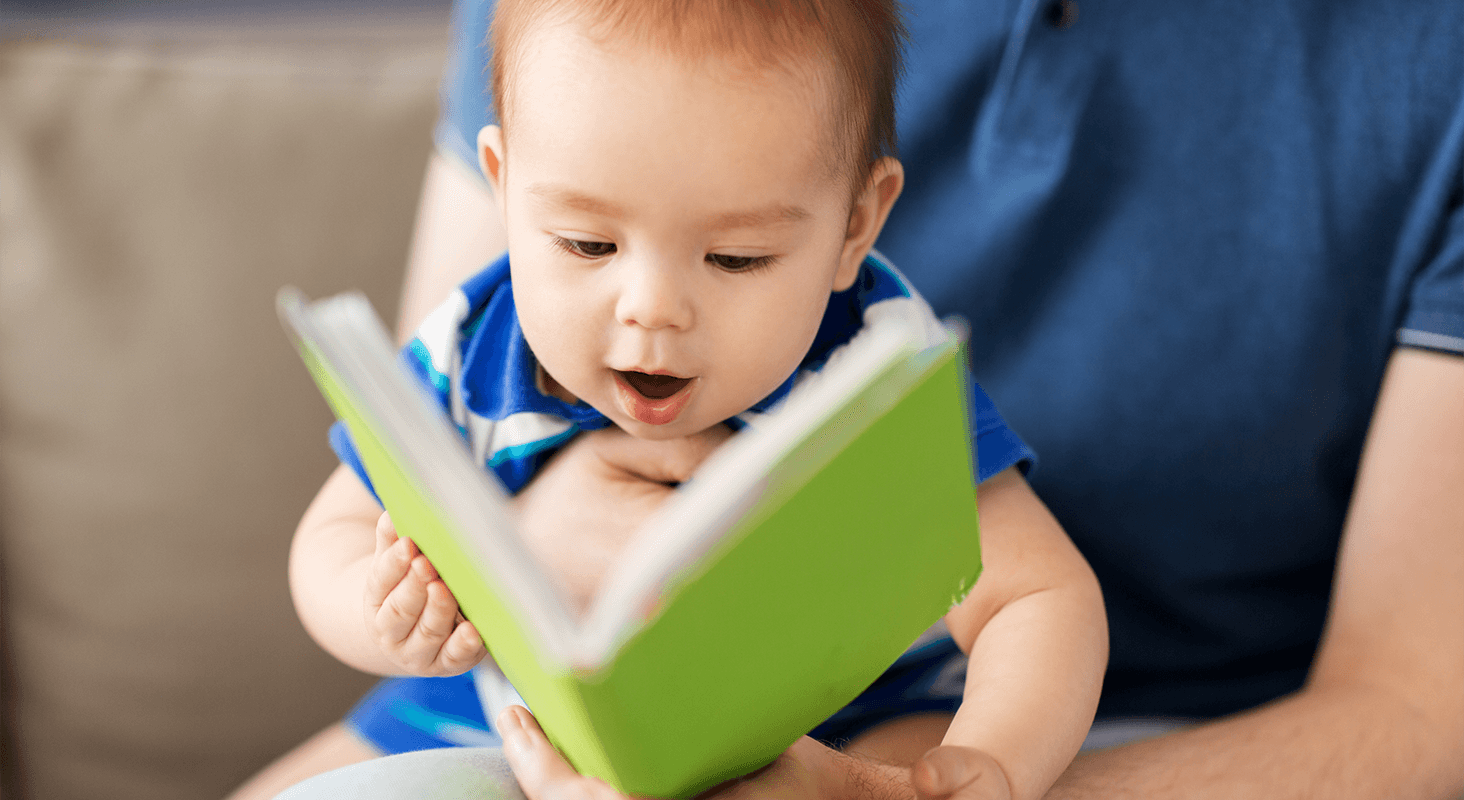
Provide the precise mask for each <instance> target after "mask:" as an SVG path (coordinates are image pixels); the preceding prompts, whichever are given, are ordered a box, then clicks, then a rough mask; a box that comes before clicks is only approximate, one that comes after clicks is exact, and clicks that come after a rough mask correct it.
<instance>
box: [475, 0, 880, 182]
mask: <svg viewBox="0 0 1464 800" xmlns="http://www.w3.org/2000/svg"><path fill="white" fill-rule="evenodd" d="M564 19H577V20H584V21H585V22H586V23H587V24H586V27H587V29H588V30H589V31H590V33H591V35H593V36H595V37H597V38H603V39H608V38H612V37H613V38H617V39H621V38H623V39H625V40H627V41H630V42H633V43H636V44H644V45H649V46H652V47H655V48H657V49H660V50H662V51H664V52H667V53H670V54H672V55H675V56H686V57H704V56H707V55H716V56H725V57H731V58H732V59H736V60H737V61H739V62H742V63H745V64H747V65H748V66H750V67H752V68H754V69H767V68H780V67H781V68H784V69H787V70H788V71H789V72H791V73H792V74H796V75H805V74H808V73H807V70H806V66H807V64H808V63H809V59H810V57H812V59H813V60H814V63H815V64H816V71H815V72H814V73H813V76H812V77H813V79H814V80H816V81H818V82H820V83H822V82H825V81H826V80H827V78H826V76H829V77H832V78H833V80H834V84H835V85H834V86H832V87H830V88H832V89H833V96H832V98H831V100H832V102H830V103H829V106H828V107H829V109H830V111H831V115H832V116H831V119H830V124H831V126H832V130H831V134H832V135H831V137H830V139H831V142H832V143H833V145H834V146H835V147H836V148H837V149H838V152H837V158H836V161H835V162H834V164H833V166H834V167H835V169H837V170H838V172H840V173H842V174H844V175H847V176H848V177H849V178H850V179H851V180H852V182H853V187H852V188H853V190H854V191H855V192H858V191H859V190H860V189H861V188H862V187H863V185H864V182H865V181H866V180H867V179H868V178H869V174H870V169H871V167H873V165H874V163H875V162H876V161H878V160H879V159H880V158H881V157H883V156H893V155H895V84H896V82H897V81H898V79H899V74H900V48H901V46H902V44H903V42H904V39H905V29H904V25H903V24H902V23H901V21H900V13H899V7H898V0H500V2H499V3H498V7H497V10H496V12H495V14H494V18H493V25H492V28H491V31H490V33H489V35H488V38H489V44H490V47H491V49H492V57H491V60H490V62H489V66H490V70H491V73H492V76H491V81H492V83H491V88H492V91H493V104H494V110H495V111H496V112H497V115H498V119H499V121H500V123H503V124H505V125H506V122H505V120H506V118H507V114H506V113H505V112H510V111H511V110H512V104H513V90H512V87H511V82H510V81H509V80H508V79H507V76H508V75H510V74H512V72H513V69H514V67H515V65H516V62H517V60H518V55H519V49H518V45H519V43H520V42H521V41H522V39H523V37H524V35H525V34H526V33H527V32H528V31H529V30H531V29H532V28H533V27H535V25H536V24H539V23H543V22H545V21H546V20H556V21H557V20H564ZM819 62H822V63H819Z"/></svg>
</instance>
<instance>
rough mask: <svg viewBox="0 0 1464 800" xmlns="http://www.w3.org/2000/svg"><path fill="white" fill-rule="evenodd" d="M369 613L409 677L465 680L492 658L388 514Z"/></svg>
mask: <svg viewBox="0 0 1464 800" xmlns="http://www.w3.org/2000/svg"><path fill="white" fill-rule="evenodd" d="M365 612H366V630H367V632H368V633H370V634H371V639H372V640H373V641H375V642H376V645H377V647H380V648H381V651H382V652H383V653H385V654H386V656H387V658H388V659H390V660H391V661H392V663H393V664H395V665H396V666H397V668H398V669H400V670H401V671H402V672H403V673H405V674H409V675H421V676H444V675H459V674H461V673H463V672H466V671H468V670H469V669H471V668H472V667H473V665H475V664H477V663H478V662H479V661H482V660H483V656H485V655H487V654H488V651H487V650H486V649H484V647H483V640H482V639H481V638H479V636H478V631H477V629H476V628H474V627H473V623H471V622H468V621H467V620H465V619H463V616H462V614H460V613H458V605H457V598H455V597H453V596H452V592H451V591H449V590H448V588H447V584H445V583H443V582H442V580H441V579H439V578H438V577H437V570H435V569H433V568H432V563H431V562H429V561H428V560H427V556H424V555H422V554H421V552H419V551H418V550H417V546H416V545H415V544H414V543H413V542H412V540H410V539H403V538H399V537H398V536H397V532H396V527H395V526H394V525H392V524H391V517H390V516H389V515H387V514H382V515H381V518H380V519H378V520H377V521H376V556H375V557H374V558H373V559H372V560H371V570H370V573H369V574H368V575H367V577H366V604H365Z"/></svg>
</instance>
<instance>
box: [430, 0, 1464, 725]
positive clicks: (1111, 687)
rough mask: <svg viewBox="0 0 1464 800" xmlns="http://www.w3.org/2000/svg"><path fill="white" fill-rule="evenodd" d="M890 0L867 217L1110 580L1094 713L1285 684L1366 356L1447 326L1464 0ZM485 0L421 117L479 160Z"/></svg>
mask: <svg viewBox="0 0 1464 800" xmlns="http://www.w3.org/2000/svg"><path fill="white" fill-rule="evenodd" d="M1080 5H1081V14H1080V15H1079V16H1078V17H1077V18H1076V20H1072V19H1067V18H1065V19H1064V20H1062V24H1054V20H1056V17H1055V16H1053V15H1051V14H1049V13H1048V4H1047V3H1045V2H1038V0H1013V2H981V3H949V2H943V0H908V2H905V3H903V6H904V7H905V9H906V12H907V14H906V21H907V23H908V27H909V30H910V44H909V47H908V48H907V50H906V73H905V80H904V82H903V83H902V85H901V95H900V98H899V103H898V108H897V116H898V120H897V122H898V126H899V149H900V157H901V160H902V161H903V163H904V165H905V174H906V185H905V189H904V192H903V193H902V195H901V197H900V199H899V202H898V203H896V204H895V207H894V210H893V211H892V213H891V215H890V218H889V221H888V224H887V225H886V227H885V229H884V232H883V234H882V235H881V237H880V240H879V242H878V247H879V249H880V251H881V252H883V253H885V254H887V255H889V256H890V257H891V258H892V259H893V260H894V261H895V262H896V263H898V264H900V265H901V266H902V268H903V269H904V270H905V271H906V274H907V275H908V277H909V278H910V281H911V283H912V284H913V285H914V286H916V287H918V288H919V290H920V292H921V293H922V294H923V295H924V296H925V297H926V298H927V299H928V300H929V301H930V303H931V305H932V306H933V307H934V308H935V310H936V311H937V312H938V313H939V314H942V315H946V314H953V313H954V314H959V315H961V316H963V317H965V318H966V319H967V320H969V322H970V325H971V346H970V352H971V362H972V364H971V366H972V372H973V374H974V375H975V377H976V379H977V380H978V381H980V382H981V384H982V386H983V387H985V389H986V390H987V391H988V392H990V394H991V397H992V398H993V399H994V400H995V401H996V403H997V405H998V406H999V407H1001V408H1002V409H1003V411H1004V412H1005V415H1006V418H1007V421H1008V422H1009V423H1011V425H1012V427H1013V428H1015V429H1016V430H1019V431H1021V432H1022V435H1023V437H1024V438H1025V439H1026V441H1027V442H1028V443H1030V444H1031V445H1032V446H1033V448H1034V449H1035V450H1036V451H1037V452H1038V453H1040V454H1041V455H1042V459H1043V462H1042V469H1041V470H1039V471H1037V472H1036V473H1034V475H1033V476H1032V485H1033V487H1034V488H1035V489H1036V490H1037V492H1038V493H1039V494H1040V496H1041V497H1042V499H1043V500H1044V501H1045V502H1046V503H1047V505H1048V506H1049V507H1050V508H1051V509H1052V511H1053V512H1054V513H1055V514H1056V515H1057V517H1058V519H1059V521H1061V522H1062V524H1063V526H1064V527H1065V528H1066V529H1067V531H1068V533H1069V534H1070V535H1071V536H1072V538H1073V540H1074V541H1075V542H1076V543H1077V545H1078V547H1079V548H1080V549H1081V550H1082V552H1083V553H1084V555H1086V556H1087V558H1088V561H1089V563H1090V564H1092V566H1093V569H1094V570H1095V572H1096V573H1097V575H1098V579H1099V582H1100V583H1101V584H1102V586H1103V590H1104V597H1105V600H1106V603H1107V609H1108V614H1109V625H1110V637H1111V651H1110V653H1111V656H1110V663H1109V668H1108V674H1107V676H1106V680H1105V682H1104V688H1103V697H1102V701H1101V705H1100V715H1116V716H1161V717H1181V718H1191V717H1207V716H1213V715H1220V714H1225V713H1229V712H1233V711H1237V710H1239V709H1243V708H1247V707H1251V706H1254V705H1256V704H1259V703H1262V702H1265V701H1267V700H1269V699H1272V698H1274V697H1277V696H1279V695H1281V694H1284V693H1286V692H1290V691H1292V690H1295V689H1297V688H1299V687H1300V686H1301V684H1302V681H1303V679H1304V678H1305V676H1306V673H1307V669H1308V667H1309V666H1310V663H1311V660H1312V656H1313V654H1314V652H1315V650H1316V647H1317V643H1318V639H1319V636H1320V634H1321V629H1322V624H1323V621H1324V618H1325V615H1326V610H1327V603H1328V598H1329V593H1330V589H1331V580H1332V574H1333V568H1334V565H1335V559H1336V554H1337V548H1338V542H1339V538H1340V534H1341V529H1342V523H1343V519H1344V516H1345V514H1346V510H1347V505H1348V501H1349V498H1350V495H1351V490H1352V484H1353V480H1354V476H1355V474H1356V470H1357V465H1358V459H1359V456H1360V452H1361V448H1362V442H1363V437H1364V435H1365V433H1366V430H1367V426H1368V421H1369V418H1370V415H1371V413H1372V408H1373V404H1374V401H1375V399H1376V395H1377V391H1378V387H1379V383H1380V380H1381V376H1382V374H1383V368H1384V365H1385V363H1386V361H1387V358H1388V356H1389V354H1390V353H1391V351H1392V350H1393V349H1394V348H1395V347H1397V346H1399V345H1403V346H1413V347H1427V348H1431V349H1435V350H1441V351H1446V352H1454V353H1464V210H1461V204H1464V188H1461V187H1464V164H1461V152H1464V47H1460V46H1459V41H1460V38H1459V32H1460V31H1464V4H1461V3H1459V2H1457V1H1456V0H1421V1H1420V2H1415V3H1408V4H1404V5H1400V4H1397V3H1388V2H1383V1H1382V0H1373V1H1372V2H1356V3H1348V4H1343V5H1338V4H1335V3H1325V2H1321V0H1280V1H1279V2H1250V1H1248V0H1247V1H1245V2H1232V3H1200V4H1196V3H1171V2H1166V1H1165V0H1133V2H1125V3H1117V4H1114V3H1109V4H1101V3H1099V4H1080ZM490 13H491V7H490V4H489V3H487V2H478V3H475V2H466V1H465V2H460V3H459V8H458V10H457V11H456V14H455V16H456V19H457V20H458V23H459V27H458V31H457V34H456V39H455V42H456V47H457V52H456V54H455V56H454V59H453V61H452V68H451V69H450V71H449V72H448V74H447V76H446V78H445V81H444V90H443V98H444V103H445V105H444V110H443V114H442V116H441V117H440V118H439V121H438V128H437V142H438V147H439V149H440V151H441V152H444V153H446V154H448V155H450V156H452V157H454V158H456V159H458V160H460V161H462V162H463V163H464V164H465V165H468V166H472V165H475V164H476V163H477V159H476V157H475V155H474V149H473V145H472V143H473V142H474V141H475V137H476V131H477V129H478V128H479V127H480V126H482V125H483V124H485V123H487V122H489V121H491V114H490V107H491V104H490V103H489V98H488V97H487V95H486V93H485V90H484V86H483V77H482V76H483V74H484V73H483V67H484V63H485V62H484V59H485V57H486V52H485V51H484V50H483V48H482V47H481V46H480V43H481V42H482V41H483V33H484V32H485V30H486V28H485V26H486V24H487V18H488V17H489V15H490Z"/></svg>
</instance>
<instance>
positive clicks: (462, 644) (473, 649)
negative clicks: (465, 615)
mask: <svg viewBox="0 0 1464 800" xmlns="http://www.w3.org/2000/svg"><path fill="white" fill-rule="evenodd" d="M487 655H488V649H487V648H485V647H484V646H483V638H482V637H481V636H479V635H478V629H477V628H475V627H473V623H471V622H459V623H458V624H457V627H456V628H455V629H453V632H452V635H451V636H449V637H447V644H444V645H443V646H442V654H441V656H440V657H439V658H438V662H439V663H440V664H441V665H442V668H443V670H444V671H446V672H447V673H448V674H451V675H457V674H459V673H462V672H467V671H468V670H470V669H472V668H473V667H475V666H477V664H478V662H479V661H482V660H483V658H484V657H485V656H487Z"/></svg>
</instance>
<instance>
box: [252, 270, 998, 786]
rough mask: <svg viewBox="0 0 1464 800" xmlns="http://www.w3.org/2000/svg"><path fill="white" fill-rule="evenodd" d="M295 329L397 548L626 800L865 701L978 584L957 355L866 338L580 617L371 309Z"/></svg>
mask: <svg viewBox="0 0 1464 800" xmlns="http://www.w3.org/2000/svg"><path fill="white" fill-rule="evenodd" d="M279 306H280V312H281V317H282V319H283V320H284V321H285V323H286V327H287V329H288V330H290V331H291V333H292V335H293V336H294V338H295V341H296V344H297V346H298V348H299V350H300V353H301V355H302V357H303V359H304V361H305V363H306V365H307V366H308V367H309V369H310V372H311V374H312V376H313V377H314V379H315V381H316V383H317V384H318V385H319V386H320V389H321V391H322V393H323V394H324V395H325V396H326V399H327V400H328V401H329V402H330V404H331V407H332V408H333V409H334V411H335V413H336V415H337V416H338V417H340V418H341V419H342V420H343V421H344V422H345V424H346V425H347V427H348V428H349V429H350V432H351V436H352V438H353V439H354V440H355V443H356V447H357V450H358V451H359V453H360V456H361V459H362V462H363V463H364V464H365V465H366V470H367V472H368V473H369V474H370V476H371V479H372V482H373V484H374V485H375V488H376V490H377V493H378V495H379V496H380V497H381V499H382V502H383V503H384V504H385V506H386V508H387V509H388V510H390V511H391V514H392V519H393V520H394V522H395V523H396V526H397V529H398V530H399V531H400V532H401V533H402V534H403V535H405V536H408V537H410V538H411V539H412V540H413V541H414V542H416V544H417V546H418V547H419V548H421V550H422V552H424V553H425V554H426V555H427V556H428V558H430V559H431V560H432V563H433V565H434V566H435V567H436V568H437V571H438V572H439V574H441V576H442V578H443V580H444V581H445V582H446V583H447V585H448V587H449V588H451V589H452V591H453V593H454V595H456V597H457V599H458V603H459V605H460V606H461V608H462V610H463V614H464V615H465V616H466V617H467V618H468V619H469V620H471V621H472V622H473V624H474V625H475V626H476V627H477V629H478V631H479V632H480V633H481V634H482V636H483V638H484V641H485V643H486V644H487V645H488V648H489V651H490V652H491V654H492V656H493V658H494V659H495V660H496V661H497V662H498V665H499V667H500V668H501V669H502V670H503V672H504V673H505V675H507V677H508V678H509V680H510V681H511V682H512V683H513V685H514V687H515V688H516V689H517V690H518V692H519V694H520V695H522V696H523V698H524V699H525V701H526V702H527V703H528V705H529V706H530V708H531V710H532V711H533V712H534V715H535V716H536V717H537V718H538V720H539V722H540V724H541V725H542V726H543V727H544V730H545V732H546V733H547V734H548V735H549V738H550V739H551V741H553V742H554V744H555V746H556V747H558V748H559V749H560V750H561V751H562V752H563V753H564V754H565V756H566V757H567V758H568V759H569V760H570V762H571V763H573V764H574V765H575V767H576V768H577V769H579V770H580V771H581V772H583V773H586V774H589V775H594V776H597V777H600V778H603V779H605V780H606V781H608V782H609V783H610V784H611V785H612V786H614V787H615V788H617V789H619V790H620V791H622V792H626V793H630V794H641V795H650V796H655V797H690V796H693V795H695V794H696V793H698V792H701V791H703V790H705V789H707V788H710V787H711V786H714V785H716V784H718V783H721V782H722V781H725V780H728V779H730V778H734V777H737V776H739V775H743V774H745V773H747V772H750V771H752V770H754V769H757V768H759V767H761V766H763V765H765V764H767V763H769V762H770V761H772V760H773V759H774V758H776V757H777V756H778V754H780V753H781V752H782V751H783V750H785V749H787V748H788V746H789V745H791V744H792V743H793V742H794V741H796V740H797V739H798V737H799V736H801V735H803V734H804V733H806V732H808V731H809V730H810V729H812V728H813V727H814V726H816V725H817V724H818V723H820V722H822V721H823V720H824V719H826V718H827V717H828V716H829V715H831V714H832V713H833V712H835V711H837V710H838V709H840V708H842V707H843V706H844V705H846V704H847V703H848V702H849V701H851V700H853V699H854V698H855V697H856V696H858V695H859V693H860V692H861V691H863V690H864V689H865V688H866V687H867V686H868V685H869V684H870V683H872V682H873V681H874V680H875V679H876V678H877V677H879V675H880V674H881V673H882V672H883V671H884V670H885V669H886V668H887V667H888V666H889V665H890V664H892V663H893V662H894V661H895V659H897V658H898V657H899V655H900V654H901V653H902V652H904V650H905V649H906V648H907V647H908V646H909V645H910V643H911V642H912V641H914V640H915V639H916V637H918V636H919V635H920V634H921V633H922V632H923V631H925V629H926V628H928V627H929V626H930V625H931V624H932V623H934V622H935V621H936V620H938V619H939V618H940V617H941V616H942V615H943V614H944V613H945V612H946V611H947V610H948V609H949V608H950V606H951V605H952V604H953V603H955V602H957V601H959V600H960V599H961V598H962V597H964V595H965V593H966V592H967V591H968V590H969V589H970V587H971V586H972V584H974V582H975V580H976V578H977V576H978V575H979V574H980V570H981V562H980V547H979V543H978V538H977V527H976V503H975V490H974V486H973V482H972V477H971V476H972V470H971V460H970V459H971V452H970V444H969V442H970V438H969V435H968V432H967V427H966V410H965V405H964V404H965V397H966V387H965V386H964V380H965V378H964V374H965V373H964V370H963V369H962V359H961V352H960V351H961V347H960V337H959V336H958V335H956V334H954V333H950V334H948V335H947V336H946V339H945V341H943V342H941V343H939V344H936V345H934V346H926V341H927V337H928V334H927V333H925V332H923V331H922V330H917V326H913V325H912V326H908V327H907V326H904V325H903V324H886V325H883V326H881V327H880V328H879V329H878V330H874V329H869V330H868V331H867V332H868V334H869V335H863V334H861V336H859V337H857V338H856V340H855V341H854V342H852V343H851V345H850V346H849V347H848V348H847V349H846V350H845V351H844V352H842V353H841V354H840V358H839V359H837V362H836V363H831V364H829V365H828V366H827V367H826V368H825V369H824V370H823V371H822V372H820V373H819V374H818V375H816V376H813V378H812V379H810V380H806V381H804V382H802V383H801V384H800V385H799V387H798V388H797V389H795V391H794V392H793V393H792V394H791V395H790V396H789V397H788V399H787V400H786V401H785V402H784V403H783V405H782V406H781V407H779V408H778V409H777V410H775V411H774V412H773V413H771V414H769V415H767V416H766V417H765V418H764V419H763V420H760V421H759V423H758V424H757V425H756V426H755V427H753V428H749V429H747V430H745V431H743V432H741V433H739V434H737V435H736V436H734V437H733V438H732V439H731V440H729V441H728V442H727V443H726V444H725V445H723V446H722V447H721V448H720V449H719V450H718V451H717V452H716V453H714V454H713V455H712V457H711V458H709V459H708V460H707V462H706V463H705V464H704V465H703V466H702V467H701V468H700V469H699V470H698V471H697V473H696V474H695V475H694V476H693V478H692V479H691V480H689V481H687V482H686V483H684V484H683V485H682V486H681V487H679V488H678V489H677V491H676V492H675V493H674V495H673V497H672V499H671V500H670V501H668V502H667V503H666V504H665V506H664V507H663V508H662V509H661V510H660V511H659V512H658V513H657V514H656V515H654V516H653V518H652V519H650V520H648V521H647V522H646V524H645V525H644V526H643V528H642V529H641V530H640V531H639V532H638V533H637V534H636V535H635V536H634V537H633V538H632V540H631V542H630V543H629V544H628V545H627V547H626V549H625V551H624V552H623V553H622V554H621V555H620V556H619V557H618V559H617V560H616V562H615V563H614V565H613V566H612V567H611V569H610V570H609V572H608V574H607V575H606V576H605V577H604V579H603V581H602V583H601V584H600V587H599V589H598V591H597V593H596V596H595V598H594V600H593V601H592V602H591V604H590V606H589V608H588V609H587V610H586V611H585V612H584V614H583V616H579V615H575V614H573V613H571V612H570V611H569V606H568V604H567V603H566V602H565V601H564V599H563V598H562V597H560V596H559V594H558V593H557V591H556V590H555V588H554V585H553V583H552V581H551V580H550V579H549V578H548V577H547V576H546V575H545V574H544V573H543V571H542V570H541V569H540V568H539V566H538V565H537V564H536V563H535V562H534V559H533V558H532V557H531V556H530V555H529V553H528V550H527V548H526V547H525V546H524V544H523V543H522V542H521V541H520V540H519V539H518V537H517V535H516V534H515V533H514V530H513V525H512V522H511V520H510V517H509V514H508V512H507V505H506V503H507V498H506V497H505V495H504V493H503V491H502V489H501V488H500V487H499V486H498V485H497V484H496V483H495V482H494V480H493V479H492V478H491V477H490V476H489V475H488V474H487V473H486V472H485V471H484V470H483V469H481V468H480V467H478V466H477V465H475V464H473V463H472V459H471V457H470V456H469V454H468V450H467V448H466V446H465V445H464V443H463V442H462V440H461V439H460V437H459V436H458V434H457V433H456V431H455V430H453V428H452V427H451V424H450V422H449V421H448V420H447V419H446V418H445V417H444V416H443V415H442V413H441V412H440V411H439V410H438V409H437V408H436V407H435V406H434V404H433V403H432V402H431V401H430V400H429V399H428V398H427V397H426V395H425V393H424V392H423V391H422V390H421V389H420V388H418V387H417V386H416V385H415V384H414V383H413V379H412V378H411V377H410V376H409V375H408V374H407V373H406V371H405V370H404V369H402V368H401V367H400V366H399V365H398V361H397V358H396V355H395V353H394V352H393V348H392V346H391V343H390V338H389V337H388V335H387V333H386V330H385V328H384V326H383V325H382V324H381V322H380V320H379V319H378V318H377V317H376V315H375V313H374V312H373V311H372V310H371V308H370V305H369V304H368V303H367V301H366V300H365V299H364V298H363V297H361V296H359V295H342V296H340V297H336V298H331V299H328V300H324V301H320V302H317V303H307V302H306V301H305V300H304V298H303V297H301V296H300V295H299V294H298V292H293V291H291V290H286V291H284V292H282V293H281V296H280V302H279Z"/></svg>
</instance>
